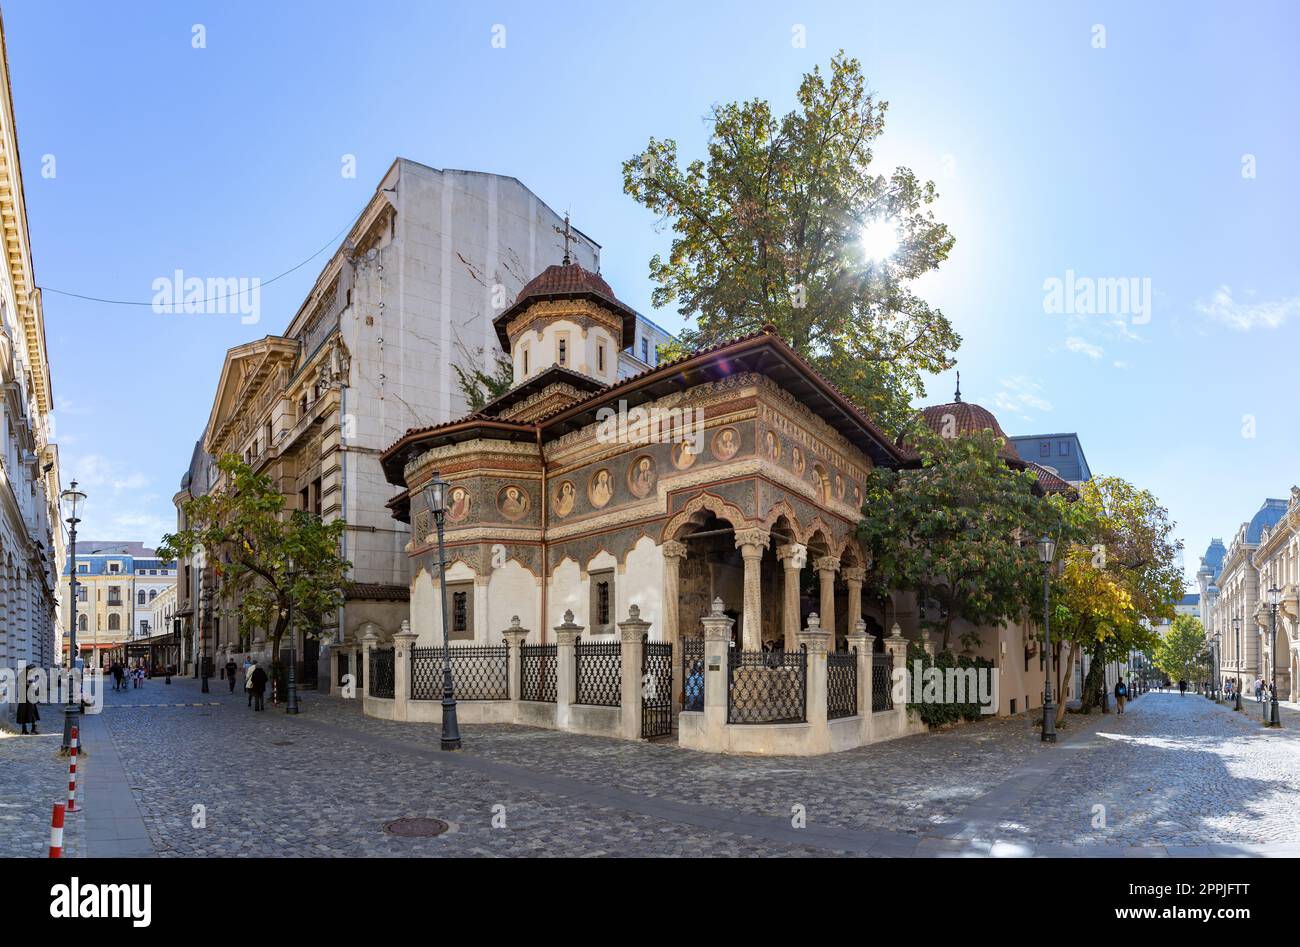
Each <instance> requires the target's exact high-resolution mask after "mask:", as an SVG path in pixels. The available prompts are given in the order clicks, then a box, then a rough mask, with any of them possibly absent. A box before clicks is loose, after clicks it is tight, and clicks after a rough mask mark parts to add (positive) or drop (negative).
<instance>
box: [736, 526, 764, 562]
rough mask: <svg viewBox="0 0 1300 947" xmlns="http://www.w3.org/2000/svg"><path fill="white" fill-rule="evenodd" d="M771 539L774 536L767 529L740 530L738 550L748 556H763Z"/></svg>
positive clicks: (737, 537) (737, 533)
mask: <svg viewBox="0 0 1300 947" xmlns="http://www.w3.org/2000/svg"><path fill="white" fill-rule="evenodd" d="M771 538H772V534H771V533H769V532H768V531H767V530H765V529H738V530H736V548H737V549H739V550H740V551H741V552H742V553H743V554H744V555H746V556H749V555H754V554H758V555H761V554H762V552H763V550H764V549H766V548H767V544H768V542H769V541H770V540H771Z"/></svg>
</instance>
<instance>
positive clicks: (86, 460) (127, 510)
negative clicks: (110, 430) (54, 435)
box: [60, 454, 176, 545]
mask: <svg viewBox="0 0 1300 947" xmlns="http://www.w3.org/2000/svg"><path fill="white" fill-rule="evenodd" d="M60 468H61V470H60V473H61V476H62V479H63V481H64V483H67V482H69V481H71V480H73V479H74V478H75V479H76V481H77V483H78V485H79V486H80V488H81V489H82V490H84V491H85V492H86V507H85V513H84V514H83V516H82V520H83V522H82V523H81V525H80V526H78V527H77V532H78V533H79V534H80V535H81V536H84V537H87V538H90V539H100V540H110V539H111V540H122V541H123V542H126V541H131V540H139V541H140V542H143V543H145V544H146V545H153V544H154V543H156V542H157V541H158V540H159V539H161V538H162V534H163V533H165V532H169V531H172V530H174V529H175V528H176V520H175V515H174V513H173V514H171V515H169V507H170V504H169V503H168V502H167V501H165V500H164V499H163V498H161V497H160V496H159V495H158V494H157V493H156V492H147V491H146V490H145V488H146V487H148V486H149V484H150V479H149V477H147V476H146V475H145V474H143V473H141V472H139V471H134V470H127V469H124V468H123V466H122V465H121V464H119V463H117V462H115V461H112V460H109V459H108V458H106V457H104V456H103V455H102V454H86V455H83V456H80V457H68V458H66V459H65V460H63V461H62V462H61V463H60Z"/></svg>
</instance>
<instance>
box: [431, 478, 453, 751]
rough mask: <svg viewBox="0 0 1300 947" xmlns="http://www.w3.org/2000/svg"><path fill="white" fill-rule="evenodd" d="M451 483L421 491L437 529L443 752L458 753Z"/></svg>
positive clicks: (438, 480)
mask: <svg viewBox="0 0 1300 947" xmlns="http://www.w3.org/2000/svg"><path fill="white" fill-rule="evenodd" d="M450 486H451V484H449V483H448V482H447V481H446V480H443V479H442V477H441V476H439V475H438V474H436V473H435V474H434V475H433V479H432V480H430V481H429V482H428V483H427V484H426V485H425V488H424V492H423V497H424V505H425V508H426V509H427V510H428V511H429V513H430V514H431V515H432V516H433V521H434V524H435V525H436V526H437V528H438V589H439V592H440V598H441V600H442V742H441V746H442V748H443V749H444V750H459V749H460V748H461V742H460V725H459V723H458V721H457V720H456V695H455V691H454V689H453V687H452V680H451V645H450V639H449V635H450V631H449V628H448V621H449V612H448V610H447V548H446V544H445V542H444V539H443V526H444V521H445V520H446V518H447V493H448V490H449V488H450Z"/></svg>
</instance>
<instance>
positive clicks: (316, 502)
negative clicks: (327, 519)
mask: <svg viewBox="0 0 1300 947" xmlns="http://www.w3.org/2000/svg"><path fill="white" fill-rule="evenodd" d="M311 494H312V506H311V511H312V512H313V513H315V514H316V515H317V516H320V515H321V514H320V511H321V502H320V477H317V478H316V479H315V480H313V481H312V482H311Z"/></svg>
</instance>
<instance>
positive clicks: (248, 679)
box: [244, 660, 257, 707]
mask: <svg viewBox="0 0 1300 947" xmlns="http://www.w3.org/2000/svg"><path fill="white" fill-rule="evenodd" d="M256 670H257V662H256V661H252V660H250V661H249V662H248V663H247V664H245V665H244V693H246V694H247V695H248V706H250V707H252V706H253V672H254V671H256Z"/></svg>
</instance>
